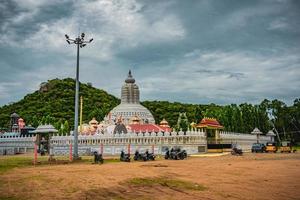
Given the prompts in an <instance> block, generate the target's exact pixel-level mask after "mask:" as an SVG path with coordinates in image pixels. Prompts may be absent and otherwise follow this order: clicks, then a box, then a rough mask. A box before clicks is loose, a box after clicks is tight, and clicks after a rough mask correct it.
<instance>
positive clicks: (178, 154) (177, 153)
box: [165, 148, 187, 160]
mask: <svg viewBox="0 0 300 200" xmlns="http://www.w3.org/2000/svg"><path fill="white" fill-rule="evenodd" d="M185 158H187V152H186V150H181V149H180V148H175V149H173V148H172V149H171V151H170V150H167V152H166V154H165V159H166V160H167V159H170V160H183V159H185Z"/></svg>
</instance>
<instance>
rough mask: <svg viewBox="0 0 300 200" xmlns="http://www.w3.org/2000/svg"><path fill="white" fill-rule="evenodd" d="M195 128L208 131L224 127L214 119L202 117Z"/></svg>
mask: <svg viewBox="0 0 300 200" xmlns="http://www.w3.org/2000/svg"><path fill="white" fill-rule="evenodd" d="M196 127H197V128H208V129H223V128H224V127H223V126H222V125H221V124H220V123H219V122H218V121H217V120H216V119H215V118H207V117H204V118H203V119H202V120H201V122H200V123H199V124H197V125H196Z"/></svg>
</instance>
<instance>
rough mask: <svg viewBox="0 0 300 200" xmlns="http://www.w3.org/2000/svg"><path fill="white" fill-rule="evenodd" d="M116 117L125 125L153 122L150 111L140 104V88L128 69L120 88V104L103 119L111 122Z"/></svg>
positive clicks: (108, 122) (115, 121) (115, 120)
mask: <svg viewBox="0 0 300 200" xmlns="http://www.w3.org/2000/svg"><path fill="white" fill-rule="evenodd" d="M118 119H120V120H121V122H122V123H123V124H125V125H129V124H137V123H138V124H154V123H155V121H154V118H153V116H152V114H151V112H150V111H149V110H148V109H147V108H145V107H144V106H142V105H141V104H140V90H139V87H138V86H137V84H135V79H134V78H133V76H132V74H131V71H130V70H129V73H128V77H127V78H126V79H125V83H124V85H123V86H122V89H121V104H120V105H118V106H116V107H115V108H113V109H112V110H111V111H110V112H109V113H108V115H107V116H106V117H105V118H104V121H105V123H106V124H113V123H117V122H118Z"/></svg>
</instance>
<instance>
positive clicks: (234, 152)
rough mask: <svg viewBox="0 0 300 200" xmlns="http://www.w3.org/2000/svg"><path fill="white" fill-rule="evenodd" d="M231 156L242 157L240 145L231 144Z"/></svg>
mask: <svg viewBox="0 0 300 200" xmlns="http://www.w3.org/2000/svg"><path fill="white" fill-rule="evenodd" d="M231 155H235V156H242V155H243V150H242V147H241V146H240V145H235V144H233V145H232V149H231Z"/></svg>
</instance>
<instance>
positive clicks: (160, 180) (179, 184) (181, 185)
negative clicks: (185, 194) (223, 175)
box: [127, 177, 206, 191]
mask: <svg viewBox="0 0 300 200" xmlns="http://www.w3.org/2000/svg"><path fill="white" fill-rule="evenodd" d="M127 183H129V184H130V185H133V186H148V187H151V186H155V185H158V186H163V187H168V188H171V189H177V190H196V191H203V190H205V189H206V187H204V186H203V185H200V184H198V183H193V182H188V181H183V180H179V179H169V178H166V177H157V178H156V177H152V178H133V179H130V180H128V181H127Z"/></svg>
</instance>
